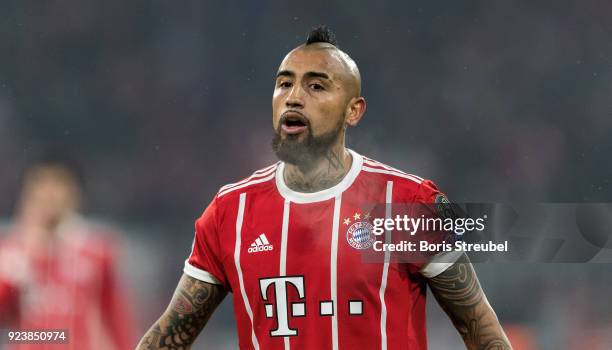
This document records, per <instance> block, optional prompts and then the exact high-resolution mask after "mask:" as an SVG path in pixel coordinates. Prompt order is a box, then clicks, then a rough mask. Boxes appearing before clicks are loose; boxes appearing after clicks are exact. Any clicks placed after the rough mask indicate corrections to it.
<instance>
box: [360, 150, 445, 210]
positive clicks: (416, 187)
mask: <svg viewBox="0 0 612 350" xmlns="http://www.w3.org/2000/svg"><path fill="white" fill-rule="evenodd" d="M362 171H363V172H364V173H365V174H368V175H370V176H371V177H373V178H376V179H378V180H382V181H392V182H393V192H394V193H397V194H398V195H399V196H400V197H401V198H403V199H404V200H412V199H417V200H418V199H421V198H429V197H431V195H434V194H435V193H439V192H440V191H439V190H438V187H437V186H436V184H435V183H434V182H433V181H431V180H429V179H425V178H423V177H421V176H418V175H415V174H412V173H409V172H406V171H404V170H400V169H398V168H395V167H393V166H390V165H388V164H385V163H383V162H379V161H377V160H374V159H372V158H368V157H365V156H364V157H363V166H362Z"/></svg>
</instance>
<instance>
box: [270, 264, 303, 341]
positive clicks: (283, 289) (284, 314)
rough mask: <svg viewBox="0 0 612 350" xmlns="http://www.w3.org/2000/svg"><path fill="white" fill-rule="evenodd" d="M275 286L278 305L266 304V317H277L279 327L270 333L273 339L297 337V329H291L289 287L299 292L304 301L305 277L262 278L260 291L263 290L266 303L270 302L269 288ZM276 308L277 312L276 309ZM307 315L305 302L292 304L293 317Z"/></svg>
mask: <svg viewBox="0 0 612 350" xmlns="http://www.w3.org/2000/svg"><path fill="white" fill-rule="evenodd" d="M270 285H274V298H275V299H276V305H273V304H270V303H268V304H265V308H266V317H269V318H271V317H273V315H276V320H277V323H276V324H277V326H276V329H273V330H271V331H270V335H271V336H273V337H287V336H293V335H297V329H293V328H290V327H289V308H288V305H287V304H288V302H287V287H289V286H290V287H291V288H295V290H297V292H298V296H299V298H300V299H304V297H305V293H304V277H303V276H286V277H273V278H262V279H260V280H259V289H260V290H261V296H262V298H263V300H264V302H265V301H268V293H267V291H268V287H269V286H270ZM274 306H276V310H275V309H274ZM305 315H306V305H305V304H304V302H295V303H291V316H293V317H301V316H305Z"/></svg>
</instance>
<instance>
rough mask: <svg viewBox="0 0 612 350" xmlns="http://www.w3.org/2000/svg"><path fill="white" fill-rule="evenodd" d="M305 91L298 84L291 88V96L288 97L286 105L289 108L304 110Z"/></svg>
mask: <svg viewBox="0 0 612 350" xmlns="http://www.w3.org/2000/svg"><path fill="white" fill-rule="evenodd" d="M303 94H304V91H303V90H302V87H301V86H300V85H299V84H296V85H294V86H292V87H291V91H290V92H289V96H287V100H286V101H285V104H286V105H287V107H291V108H296V107H297V108H302V107H304V99H303Z"/></svg>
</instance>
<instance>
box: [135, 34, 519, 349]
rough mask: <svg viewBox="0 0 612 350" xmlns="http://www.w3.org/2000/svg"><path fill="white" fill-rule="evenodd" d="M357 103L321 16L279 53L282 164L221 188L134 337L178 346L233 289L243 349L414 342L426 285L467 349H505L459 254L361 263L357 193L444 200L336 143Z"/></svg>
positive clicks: (383, 198) (422, 324)
mask: <svg viewBox="0 0 612 350" xmlns="http://www.w3.org/2000/svg"><path fill="white" fill-rule="evenodd" d="M365 108H366V105H365V99H364V98H363V97H362V96H361V77H360V74H359V70H358V69H357V65H356V64H355V62H354V61H353V60H352V59H351V58H350V57H349V56H348V55H347V54H346V53H344V52H342V51H341V50H339V49H338V48H337V46H336V42H335V39H334V35H333V33H331V32H330V31H329V30H328V29H327V28H325V27H321V28H317V29H315V30H313V31H312V32H311V33H310V35H309V36H308V39H307V41H306V43H305V44H303V45H300V46H299V47H297V48H296V49H294V50H292V51H291V52H290V53H289V54H287V56H286V57H285V59H284V60H283V62H282V63H281V65H280V67H279V69H278V72H277V75H276V83H275V88H274V94H273V97H272V110H273V112H272V113H273V116H272V121H273V126H274V131H275V134H274V138H273V148H274V151H275V153H276V155H277V157H278V158H279V159H280V160H281V162H278V163H276V164H273V165H271V166H269V167H267V168H264V169H261V170H259V171H256V172H255V173H254V174H253V175H252V176H251V177H249V178H247V179H244V180H243V181H240V182H237V183H233V184H229V185H226V186H223V187H222V188H221V189H220V190H219V192H218V193H217V195H216V196H215V197H214V199H213V200H212V202H211V204H210V205H209V206H208V208H207V209H206V210H205V211H204V213H203V215H202V216H201V217H200V218H199V219H198V220H197V221H196V225H195V231H196V233H195V240H194V244H193V247H192V252H191V254H190V256H189V258H188V259H187V261H186V262H185V268H184V274H183V276H182V278H181V280H180V282H179V285H178V287H177V289H176V292H175V294H174V297H173V299H172V302H171V303H170V306H169V307H168V308H167V310H166V311H165V312H164V314H163V315H162V316H161V318H160V319H159V320H158V321H157V322H156V323H155V324H154V325H153V327H152V328H151V329H150V330H149V332H148V333H147V334H146V335H145V336H144V338H143V339H142V341H141V343H140V346H139V349H188V348H189V347H190V346H191V344H192V343H193V341H194V340H195V338H196V336H197V335H198V334H199V333H200V331H201V330H202V328H203V327H204V325H205V324H206V322H207V321H208V319H209V317H210V316H211V314H212V312H213V311H214V309H215V308H216V306H217V305H218V304H219V303H220V302H221V301H222V300H223V298H224V297H225V295H226V293H227V292H229V291H231V292H232V293H233V298H234V313H235V315H236V321H237V324H238V337H239V343H240V345H239V346H240V348H241V349H266V350H268V349H285V350H286V349H300V350H302V349H316V350H321V349H333V350H337V349H351V350H352V349H368V350H373V349H383V350H387V349H396V350H399V349H413V350H417V349H418V350H423V349H426V348H427V335H426V320H425V295H426V287H427V285H429V286H430V288H431V290H432V292H433V294H434V296H435V297H436V299H437V301H438V302H439V303H440V305H441V306H442V308H443V309H444V311H445V312H446V313H447V314H448V315H449V317H450V318H451V320H452V321H453V323H454V325H455V327H456V328H457V330H458V331H459V333H460V334H461V336H462V337H463V340H464V342H465V345H466V346H467V347H468V348H469V349H511V346H510V343H509V342H508V339H507V338H506V335H505V334H504V331H503V330H502V328H501V326H500V324H499V321H498V320H497V317H496V315H495V312H493V309H492V308H491V306H490V305H489V303H488V301H487V298H486V297H485V295H484V292H483V291H482V289H481V288H480V284H479V282H478V279H477V278H476V274H475V272H474V269H473V267H472V265H471V264H470V262H469V260H468V259H467V257H466V256H465V254H461V253H459V254H456V253H457V252H452V254H448V256H443V257H442V256H439V255H436V257H435V259H437V260H436V261H434V260H428V261H426V262H424V263H423V264H414V263H410V264H408V263H406V264H400V263H395V262H394V263H389V262H385V263H383V261H381V262H380V263H364V262H363V261H362V259H361V258H362V255H361V254H362V252H363V251H365V250H367V249H369V248H371V247H372V243H373V241H374V239H375V238H374V236H373V233H372V231H371V228H372V226H371V223H370V220H371V219H372V217H371V216H370V213H369V212H367V211H364V210H363V209H364V206H365V204H366V203H406V202H411V203H412V202H414V203H434V202H435V203H441V202H442V203H443V202H447V199H446V197H445V196H444V195H443V194H442V193H441V192H440V191H439V190H438V189H437V188H436V186H435V185H434V184H433V183H432V182H431V181H429V180H425V179H422V178H420V177H418V176H414V175H410V174H407V173H405V172H403V171H400V170H397V169H394V168H391V167H389V166H387V165H384V164H382V163H380V162H377V161H374V160H372V159H369V158H366V157H364V156H362V155H360V154H358V153H357V152H355V151H353V150H349V149H347V148H346V147H345V132H346V129H347V128H348V127H351V126H356V125H357V124H358V122H359V120H360V119H361V117H362V116H363V113H364V112H365ZM245 113H246V114H247V115H245V117H248V118H253V117H255V116H253V115H248V113H249V111H248V106H247V107H246V109H245ZM410 132H412V130H411V131H410ZM440 254H443V253H440ZM451 259H452V260H451Z"/></svg>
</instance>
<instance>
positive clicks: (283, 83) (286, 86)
mask: <svg viewBox="0 0 612 350" xmlns="http://www.w3.org/2000/svg"><path fill="white" fill-rule="evenodd" d="M278 86H279V87H282V88H288V87H291V82H290V81H281V82H280V83H279V84H278Z"/></svg>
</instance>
